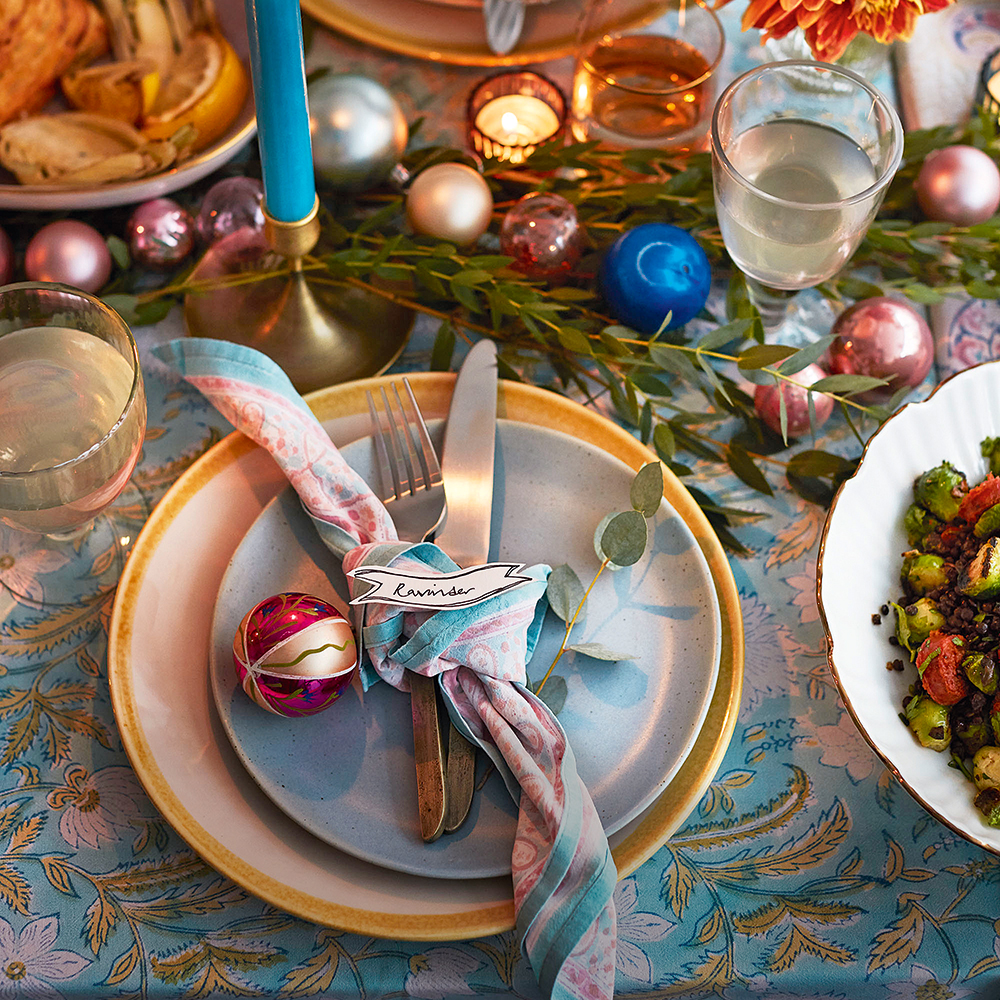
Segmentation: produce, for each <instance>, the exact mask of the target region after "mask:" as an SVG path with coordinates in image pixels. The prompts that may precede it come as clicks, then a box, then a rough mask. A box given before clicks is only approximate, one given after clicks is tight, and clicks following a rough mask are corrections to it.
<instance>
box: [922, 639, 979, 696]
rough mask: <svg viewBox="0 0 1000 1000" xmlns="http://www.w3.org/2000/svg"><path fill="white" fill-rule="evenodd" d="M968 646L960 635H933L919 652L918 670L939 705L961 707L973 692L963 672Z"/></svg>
mask: <svg viewBox="0 0 1000 1000" xmlns="http://www.w3.org/2000/svg"><path fill="white" fill-rule="evenodd" d="M964 645H965V644H964V641H963V639H962V637H961V636H959V635H946V634H945V633H944V632H931V634H930V635H929V636H928V637H927V638H926V639H925V640H924V641H923V642H922V643H921V645H920V649H918V650H917V670H918V671H919V672H920V677H921V679H922V680H923V684H924V690H925V691H926V692H927V694H928V695H929V696H930V697H931V698H933V699H934V701H936V702H937V703H938V704H939V705H957V704H958V703H959V702H960V701H961V700H962V699H963V698H964V697H965V696H966V695H967V694H968V693H969V682H968V681H967V680H966V679H965V674H964V673H963V671H962V657H963V656H965V649H964Z"/></svg>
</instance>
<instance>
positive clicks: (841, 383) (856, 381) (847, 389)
mask: <svg viewBox="0 0 1000 1000" xmlns="http://www.w3.org/2000/svg"><path fill="white" fill-rule="evenodd" d="M887 384H888V383H887V382H886V380H885V379H884V378H875V376H874V375H827V377H826V378H821V379H819V380H818V381H816V382H813V384H812V385H811V386H810V387H809V388H810V389H812V390H813V391H814V392H837V393H841V394H843V395H848V394H853V393H856V392H867V391H868V390H869V389H877V388H878V387H879V386H883V385H887Z"/></svg>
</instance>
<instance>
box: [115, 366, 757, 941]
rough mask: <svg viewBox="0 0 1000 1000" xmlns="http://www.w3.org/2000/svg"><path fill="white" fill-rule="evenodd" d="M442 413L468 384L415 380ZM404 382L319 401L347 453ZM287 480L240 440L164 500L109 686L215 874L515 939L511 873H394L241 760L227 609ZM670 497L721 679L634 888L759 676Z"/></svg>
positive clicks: (320, 913)
mask: <svg viewBox="0 0 1000 1000" xmlns="http://www.w3.org/2000/svg"><path fill="white" fill-rule="evenodd" d="M408 378H409V379H410V382H411V384H412V385H413V388H414V391H415V392H416V394H417V398H418V400H419V402H420V405H421V409H422V410H423V411H424V414H425V416H428V417H444V416H446V414H447V410H448V404H449V401H450V398H451V389H452V386H453V384H454V375H449V374H438V373H430V374H422V373H417V374H413V375H410V376H408ZM386 381H388V379H387V378H386V377H382V378H376V379H368V380H364V381H360V382H353V383H349V384H347V385H343V386H336V387H333V388H331V389H324V390H320V391H319V392H317V393H313V394H312V395H311V396H309V397H308V400H309V403H310V405H311V406H312V407H313V409H314V411H315V412H316V413H317V415H318V416H319V418H320V419H321V420H322V421H323V422H324V424H326V425H327V427H328V429H329V430H330V433H331V437H332V438H333V440H334V441H335V443H337V444H338V445H343V444H346V443H347V442H349V441H351V440H354V439H356V438H358V437H361V436H363V435H365V434H366V433H367V432H368V416H367V409H366V404H365V390H366V389H368V388H372V387H373V386H378V385H380V384H384V383H385V382H386ZM500 415H501V416H503V417H507V418H509V419H512V420H518V421H522V422H524V423H529V424H537V425H540V426H543V427H553V426H555V427H558V428H559V429H560V430H562V431H564V432H566V433H571V434H575V435H576V436H578V437H580V438H583V439H585V440H587V441H589V442H591V443H592V444H594V445H596V446H597V447H599V448H602V449H604V450H605V451H607V452H608V453H610V454H612V455H615V456H616V457H617V458H619V459H620V460H622V461H623V462H625V463H626V464H627V465H629V466H631V467H633V468H636V469H638V468H639V467H640V466H642V465H643V464H644V463H645V462H647V461H650V459H651V458H652V457H653V456H652V455H651V453H650V452H649V451H648V449H646V448H645V447H643V446H642V445H641V444H640V443H639V442H638V441H637V440H636V439H635V438H633V437H632V436H631V435H630V434H628V433H627V432H626V431H624V430H622V429H621V428H620V427H618V426H617V425H615V424H613V423H612V422H611V421H609V420H607V419H606V418H604V417H601V416H599V415H598V414H595V413H594V412H592V411H590V410H587V409H585V408H584V407H582V406H580V405H578V404H576V403H573V402H571V401H569V400H566V399H564V398H563V397H560V396H557V395H554V394H553V393H550V392H546V391H544V390H541V389H536V388H533V387H531V386H524V385H518V384H515V383H509V382H502V383H501V396H500ZM285 485H287V480H285V479H284V477H283V476H282V474H281V473H280V471H279V470H278V469H277V467H276V466H275V464H274V462H273V461H272V460H271V458H270V457H269V456H268V455H267V454H266V453H265V452H264V451H263V450H262V449H260V448H258V447H256V446H255V445H254V444H253V443H252V442H250V441H249V440H248V439H247V438H245V437H243V436H242V435H238V434H233V435H230V436H229V437H227V438H226V439H225V440H223V441H222V442H220V443H219V444H218V445H216V446H215V447H214V448H212V449H211V450H210V451H209V452H208V453H207V454H206V455H204V456H203V457H202V458H201V459H199V460H198V461H197V462H196V463H195V464H194V465H193V466H192V467H191V468H190V469H189V470H188V471H187V472H186V473H185V474H184V475H183V476H182V477H181V478H180V479H179V480H178V481H177V483H176V484H175V485H174V486H173V487H172V489H171V490H170V491H169V492H168V493H167V495H166V496H165V497H164V498H163V500H162V501H161V502H160V503H159V504H158V505H157V507H156V508H155V510H154V511H153V513H152V515H151V516H150V519H149V521H148V523H147V525H146V527H145V528H144V529H143V531H142V533H141V534H140V536H139V538H138V540H137V541H136V546H135V550H134V552H133V554H132V556H131V558H130V560H129V562H128V565H127V566H126V568H125V573H124V575H123V576H122V580H121V583H120V585H119V590H118V595H117V598H116V600H115V606H114V610H113V614H112V621H111V629H110V638H109V649H108V677H109V683H110V688H111V698H112V702H113V705H114V710H115V717H116V719H117V721H118V726H119V730H120V733H121V738H122V743H123V745H124V747H125V749H126V752H127V753H128V755H129V758H130V760H131V762H132V765H133V767H134V768H135V770H136V773H137V775H138V776H139V779H140V780H141V781H142V783H143V785H144V787H145V788H146V790H147V792H148V793H149V795H150V798H151V799H152V800H153V801H154V803H155V804H156V805H157V807H158V808H159V809H160V811H161V812H162V814H163V815H164V817H165V818H166V819H167V820H168V822H170V823H171V825H172V826H173V827H174V829H176V830H177V832H178V833H179V834H180V835H181V836H182V837H183V838H184V839H185V840H186V841H187V842H188V843H189V844H190V845H191V847H192V848H193V849H194V850H196V851H197V852H198V853H199V854H200V855H201V856H202V857H203V858H204V859H205V860H206V861H207V862H208V863H209V864H211V865H213V866H214V867H215V868H217V869H218V870H219V871H221V872H223V873H225V874H226V875H228V876H229V877H231V878H232V879H233V880H234V881H235V882H237V883H239V884H240V885H242V886H244V887H245V888H247V889H248V890H250V891H251V892H253V893H255V894H256V895H258V896H260V897H262V898H263V899H265V900H267V901H268V902H270V903H272V904H274V905H275V906H279V907H281V908H282V909H285V910H287V911H289V912H291V913H294V914H296V915H297V916H300V917H303V918H305V919H308V920H312V921H315V922H317V923H320V924H324V925H327V926H331V927H336V928H339V929H342V930H348V931H353V932H355V933H363V934H373V935H375V936H378V937H388V938H401V939H407V940H421V941H427V940H432V941H442V940H457V939H461V938H470V937H480V936H482V935H486V934H493V933H498V932H501V931H505V930H509V929H510V928H512V927H513V925H514V906H513V899H512V893H511V883H510V879H509V878H492V879H471V880H466V881H453V880H444V879H433V878H423V877H420V876H415V875H405V874H401V873H398V872H391V871H389V870H387V869H382V868H379V867H377V866H375V865H370V864H367V863H365V862H362V861H359V860H358V859H356V858H353V857H350V856H349V855H346V854H344V853H342V852H340V851H338V850H337V849H336V848H333V847H331V846H329V845H327V844H324V843H322V842H321V841H319V840H318V839H316V838H315V837H313V836H312V835H310V834H309V833H307V832H306V831H305V830H303V829H302V828H300V827H299V826H298V825H297V824H295V823H294V822H293V821H291V820H290V819H289V818H288V817H287V816H285V814H284V813H282V812H281V811H280V810H279V809H278V808H277V807H276V806H275V805H274V804H273V803H272V802H271V801H270V800H269V799H268V798H267V797H266V796H265V795H264V794H263V792H261V791H260V789H259V788H258V787H257V785H256V783H255V782H254V781H253V779H252V778H251V777H250V776H249V775H248V774H247V773H246V771H245V770H244V769H243V767H242V765H241V764H240V763H239V761H238V759H237V758H236V756H235V754H234V753H233V751H232V749H231V747H230V745H229V742H228V740H227V738H226V736H225V734H224V733H223V732H222V730H221V725H220V723H219V721H218V719H217V717H216V716H215V714H214V708H213V706H212V704H211V701H212V699H211V695H210V693H209V691H208V656H209V643H210V638H211V616H212V607H213V605H214V602H215V597H216V594H217V592H218V588H219V584H220V581H221V579H222V575H223V573H224V571H225V569H226V566H227V564H228V561H229V558H230V557H231V556H232V554H233V552H234V551H235V549H236V547H237V545H238V544H239V542H240V540H241V539H242V537H243V535H244V534H245V532H246V531H247V530H248V529H249V527H250V525H251V524H252V523H253V521H254V520H255V519H256V517H257V515H258V514H260V512H261V510H263V508H264V505H265V504H266V503H267V502H268V501H269V500H270V499H271V498H272V497H273V496H275V495H276V494H277V493H278V492H279V491H280V490H281V489H282V488H283V487H284V486H285ZM664 494H665V496H666V498H667V500H668V501H669V502H670V504H671V505H672V506H673V507H674V509H675V510H676V511H677V512H678V514H680V516H681V517H682V518H683V519H684V520H685V522H686V523H687V524H688V526H689V527H690V528H691V530H692V532H693V533H694V535H695V537H696V538H697V539H698V543H699V545H700V546H701V548H702V551H703V552H704V553H705V557H706V559H707V561H708V564H709V567H710V570H711V573H712V579H713V581H714V583H715V586H716V590H717V593H718V598H719V604H720V607H721V611H722V656H721V664H720V673H719V680H718V684H717V686H716V690H715V695H714V697H713V700H712V704H711V707H710V709H709V713H708V717H707V719H706V722H705V725H704V727H703V728H702V731H701V733H700V735H699V737H698V740H697V742H696V744H695V747H694V749H693V750H692V752H691V753H690V755H689V756H688V758H687V760H686V761H685V762H684V764H683V766H682V768H681V770H680V771H679V773H678V774H677V775H676V776H675V777H674V779H673V780H672V781H671V782H670V784H669V785H668V786H667V788H666V789H665V790H664V791H663V792H662V793H661V794H660V795H659V797H658V798H657V799H656V800H655V801H654V803H653V804H652V805H651V806H649V808H648V809H646V811H645V812H644V813H643V814H642V815H640V816H639V817H638V818H637V819H635V820H634V821H633V822H632V823H630V824H629V825H628V826H627V827H626V828H625V829H624V830H622V831H620V832H619V833H618V834H616V835H615V836H614V837H613V838H612V851H613V854H614V858H615V862H616V864H617V866H618V872H619V876H620V877H623V876H625V875H627V874H629V873H630V872H632V871H634V870H635V869H636V868H637V867H638V866H639V865H641V864H642V863H643V862H644V861H646V860H647V859H648V858H649V857H651V856H652V855H653V854H654V853H655V852H656V850H657V849H658V848H659V847H660V846H661V845H662V844H663V843H664V842H665V841H666V839H667V838H668V837H669V836H670V835H671V834H672V833H673V832H674V831H676V830H677V829H678V827H679V826H680V825H681V823H682V822H683V821H684V819H685V818H686V817H687V816H688V814H689V813H690V812H691V810H692V809H693V808H694V806H695V805H696V804H697V802H698V800H699V799H700V797H701V795H702V794H703V793H704V791H705V789H706V788H707V787H708V785H709V783H710V782H711V780H712V778H713V777H714V775H715V772H716V770H717V769H718V767H719V765H720V763H721V761H722V757H723V755H724V753H725V750H726V747H727V746H728V744H729V740H730V738H731V736H732V732H733V727H734V726H735V723H736V714H737V709H738V705H739V698H740V691H741V687H742V678H743V627H742V618H741V615H740V605H739V596H738V593H737V591H736V586H735V583H734V581H733V577H732V573H731V571H730V568H729V564H728V562H727V560H726V556H725V553H724V552H723V550H722V547H721V545H720V544H719V542H718V539H717V538H716V536H715V535H714V533H713V532H712V530H711V528H710V526H709V524H708V522H707V520H706V519H705V516H704V515H703V514H702V512H701V510H700V509H699V508H698V506H697V504H696V503H695V502H694V500H693V499H692V498H691V496H690V494H688V492H687V491H686V490H685V489H684V488H683V487H682V486H681V485H680V483H679V482H678V481H677V480H676V479H675V478H674V477H673V476H671V475H669V474H668V475H667V476H666V485H665V489H664Z"/></svg>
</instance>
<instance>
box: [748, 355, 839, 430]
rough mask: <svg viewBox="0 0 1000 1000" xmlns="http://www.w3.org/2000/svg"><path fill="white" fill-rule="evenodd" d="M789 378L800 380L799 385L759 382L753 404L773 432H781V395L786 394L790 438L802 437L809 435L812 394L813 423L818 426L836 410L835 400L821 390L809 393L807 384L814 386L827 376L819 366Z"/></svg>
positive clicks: (804, 369) (808, 366) (806, 369)
mask: <svg viewBox="0 0 1000 1000" xmlns="http://www.w3.org/2000/svg"><path fill="white" fill-rule="evenodd" d="M789 378H791V379H793V380H794V381H796V382H798V383H799V385H790V384H789V383H787V382H782V383H781V385H780V386H777V385H759V386H757V388H756V390H754V394H753V405H754V409H755V410H756V411H757V416H759V417H760V419H761V420H763V421H764V423H765V424H767V426H768V427H770V428H771V430H772V431H774V433H775V434H778V435H780V434H781V400H780V398H779V396H784V397H785V414H786V416H787V421H788V436H789V437H790V438H796V437H802V435H803V434H808V433H809V430H810V425H809V396H810V395H811V396H812V399H813V409H814V411H815V414H816V420H815V424H814V426H815V427H816V428H817V429H819V428H820V427H822V425H823V424H825V423H826V421H827V420H829V418H830V414H831V413H833V400H832V399H831V398H830V397H829V396H824V395H823V394H822V393H821V392H814V393H809V392H807V391H806V389H805V388H804V386H808V385H812V384H813V383H814V382H818V381H819V380H820V379H821V378H826V372H825V371H823V369H822V368H820V366H819V365H807V366H806V367H805V368H803V369H802V371H800V372H796V373H795V374H794V375H790V376H789Z"/></svg>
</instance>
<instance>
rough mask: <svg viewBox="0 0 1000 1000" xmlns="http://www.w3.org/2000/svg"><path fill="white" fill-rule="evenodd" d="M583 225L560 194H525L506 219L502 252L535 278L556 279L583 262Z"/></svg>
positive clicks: (502, 229) (516, 265)
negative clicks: (578, 262)
mask: <svg viewBox="0 0 1000 1000" xmlns="http://www.w3.org/2000/svg"><path fill="white" fill-rule="evenodd" d="M580 251H581V239H580V223H579V220H578V219H577V216H576V209H575V208H574V207H573V206H572V205H571V204H570V203H569V202H568V201H567V200H566V199H565V198H563V197H561V196H560V195H557V194H543V193H541V192H539V191H535V192H532V193H531V194H526V195H525V196H524V197H523V198H521V199H520V201H518V202H517V203H516V204H515V205H514V207H513V208H511V209H510V211H509V212H508V213H507V214H506V215H505V216H504V220H503V224H502V225H501V227H500V252H501V253H502V254H504V255H505V256H507V257H513V258H514V262H513V263H512V264H511V267H513V268H514V269H515V270H517V271H521V272H522V273H524V274H527V275H528V276H529V277H532V278H554V277H557V276H558V275H560V274H565V273H567V272H568V271H571V270H572V269H573V266H574V265H575V264H576V262H577V261H578V260H579V259H580Z"/></svg>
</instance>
